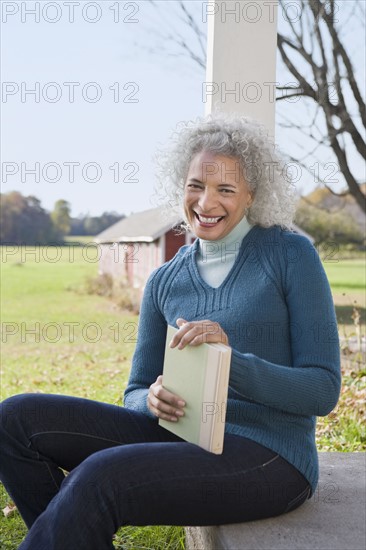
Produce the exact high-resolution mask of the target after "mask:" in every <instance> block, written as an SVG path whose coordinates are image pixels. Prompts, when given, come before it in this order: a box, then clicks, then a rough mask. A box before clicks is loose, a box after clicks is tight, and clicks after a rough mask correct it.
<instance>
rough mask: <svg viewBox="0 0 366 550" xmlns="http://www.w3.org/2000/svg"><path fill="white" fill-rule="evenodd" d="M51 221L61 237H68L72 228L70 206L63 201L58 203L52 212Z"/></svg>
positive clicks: (60, 200)
mask: <svg viewBox="0 0 366 550" xmlns="http://www.w3.org/2000/svg"><path fill="white" fill-rule="evenodd" d="M51 220H52V222H53V225H54V227H55V229H56V231H57V232H58V233H60V235H62V236H63V237H64V236H65V235H68V234H69V232H70V227H71V217H70V204H69V203H68V202H67V201H65V200H63V199H59V200H58V201H56V202H55V206H54V209H53V211H52V212H51Z"/></svg>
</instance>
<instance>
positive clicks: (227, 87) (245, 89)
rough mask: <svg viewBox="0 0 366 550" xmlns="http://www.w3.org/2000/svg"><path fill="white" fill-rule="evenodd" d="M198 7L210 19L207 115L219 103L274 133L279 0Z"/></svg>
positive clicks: (204, 89)
mask: <svg viewBox="0 0 366 550" xmlns="http://www.w3.org/2000/svg"><path fill="white" fill-rule="evenodd" d="M202 10H203V11H202V16H203V21H204V22H207V23H208V37H207V68H206V81H205V82H204V83H203V85H202V100H203V102H204V104H205V112H206V114H209V113H211V112H213V111H215V110H216V109H217V108H219V109H220V110H221V111H224V112H237V113H240V114H242V115H246V116H250V117H252V118H254V119H256V120H258V121H259V122H261V123H262V124H264V125H265V126H266V127H267V128H268V132H269V135H270V136H272V137H273V138H274V132H275V105H276V99H275V98H276V46H277V0H268V1H267V0H256V1H250V0H241V1H222V0H220V1H210V2H203V4H202Z"/></svg>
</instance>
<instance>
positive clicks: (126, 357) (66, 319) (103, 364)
mask: <svg viewBox="0 0 366 550" xmlns="http://www.w3.org/2000/svg"><path fill="white" fill-rule="evenodd" d="M86 239H87V240H86V242H90V238H86ZM11 252H12V250H11V249H10V248H9V249H6V248H5V247H2V248H1V247H0V253H1V283H2V371H1V386H0V397H1V399H5V398H6V397H8V396H10V395H13V394H15V393H21V392H35V391H38V392H50V393H62V394H71V395H75V396H80V397H88V398H91V399H96V400H100V401H105V402H108V403H114V404H121V401H122V394H123V391H124V388H125V386H126V383H127V378H128V373H129V369H130V361H131V357H132V354H133V350H134V347H135V339H136V330H137V321H138V319H137V317H136V316H134V315H132V314H129V313H128V312H121V311H120V310H119V309H118V308H117V307H116V306H115V305H114V304H113V302H112V301H110V300H108V299H107V298H104V297H100V296H95V295H88V294H86V293H85V292H84V291H83V289H84V282H85V278H86V277H87V276H95V275H96V274H97V269H98V268H97V261H96V260H97V253H96V250H94V251H93V248H92V247H89V246H88V247H85V246H79V247H73V246H65V247H59V248H55V249H51V248H48V249H46V248H39V249H35V251H33V252H32V250H31V247H28V249H27V250H25V249H22V250H18V251H16V252H15V253H14V254H12V253H11ZM56 260H57V261H56ZM324 266H325V269H326V271H327V274H328V277H329V279H330V282H331V285H332V291H333V295H334V298H335V302H336V307H337V315H338V320H339V322H340V324H341V323H342V322H344V324H345V325H346V326H347V327H348V328H347V330H348V333H349V334H351V331H352V324H353V321H352V318H351V317H350V316H351V313H352V308H353V306H354V305H355V302H357V307H359V308H360V311H361V314H362V319H363V323H364V319H365V303H364V293H363V286H364V283H365V262H364V261H361V260H348V261H343V262H337V263H325V264H324ZM347 300H350V302H349V303H348V301H347ZM362 300H363V301H362ZM337 304H338V305H337ZM342 307H343V308H348V310H346V309H343V310H342V309H339V308H342ZM340 314H342V315H343V316H344V319H343V320H342V319H340V317H339V315H340ZM362 330H363V329H362ZM364 380H365V372H364V370H362V369H360V368H359V367H357V362H355V363H354V364H353V363H352V364H351V367H347V368H346V369H343V389H342V395H341V399H340V402H339V404H338V406H337V408H336V409H335V410H334V411H333V412H332V413H331V414H330V415H329V416H328V417H327V418H326V419H320V420H319V422H318V429H317V443H318V447H319V449H320V450H340V451H354V450H356V451H357V450H362V449H364V448H365V433H364V428H363V427H362V420H363V419H364V412H365V411H364V404H363V403H364V400H363V399H362V395H364V389H365V383H364ZM8 503H9V497H8V496H7V495H6V493H5V491H4V489H3V488H2V487H1V486H0V510H1V509H3V508H4V507H5V506H6V505H7V504H8ZM25 532H26V530H25V527H24V525H23V522H22V521H21V519H20V517H19V514H18V513H17V512H15V513H14V514H13V515H12V516H10V517H8V518H5V517H3V515H2V514H1V512H0V548H1V549H4V550H15V548H17V547H18V545H19V544H20V542H21V540H22V538H23V536H24V534H25ZM122 545H123V547H124V548H126V549H133V550H138V549H146V550H160V549H164V550H178V549H180V550H182V549H183V548H184V533H183V529H181V528H179V527H144V528H132V527H129V528H123V529H121V530H120V531H119V532H118V534H117V536H116V540H115V546H116V548H121V547H122Z"/></svg>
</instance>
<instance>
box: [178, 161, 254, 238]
mask: <svg viewBox="0 0 366 550" xmlns="http://www.w3.org/2000/svg"><path fill="white" fill-rule="evenodd" d="M251 203H252V194H251V192H250V190H249V187H248V184H247V182H246V181H245V179H244V177H243V174H242V170H241V168H240V163H239V161H238V160H237V159H234V158H232V157H226V156H222V155H216V154H214V153H210V152H209V151H201V152H200V153H198V154H197V155H196V156H195V157H193V159H192V161H191V164H190V166H189V170H188V174H187V179H186V182H185V185H184V212H185V214H186V217H187V221H188V223H189V225H190V226H191V230H192V232H193V233H194V234H195V235H196V236H197V237H199V238H200V239H205V240H209V241H214V240H218V239H222V238H223V237H225V236H226V235H228V234H229V233H230V231H232V229H234V227H235V226H236V225H237V224H238V223H239V222H240V220H241V219H242V218H243V217H244V214H245V209H246V208H247V207H249V206H250V205H251Z"/></svg>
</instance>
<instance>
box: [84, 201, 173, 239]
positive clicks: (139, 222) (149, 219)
mask: <svg viewBox="0 0 366 550" xmlns="http://www.w3.org/2000/svg"><path fill="white" fill-rule="evenodd" d="M181 221H182V220H181V218H179V216H177V215H176V214H173V213H172V214H171V215H168V216H166V215H165V216H164V215H163V214H162V208H161V207H157V208H150V209H149V210H144V211H143V212H136V213H135V214H131V215H130V216H128V217H127V218H123V219H122V220H120V221H119V222H116V223H114V224H113V225H111V227H108V228H107V229H105V230H104V231H102V232H101V233H99V235H97V236H96V237H95V239H94V240H95V242H97V243H98V244H101V243H115V242H122V243H126V242H130V243H131V242H147V243H151V242H153V241H155V240H156V239H158V238H159V237H161V236H162V235H164V234H165V233H166V232H167V231H169V229H171V228H172V227H174V226H175V225H177V224H179V223H180V222H181Z"/></svg>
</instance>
